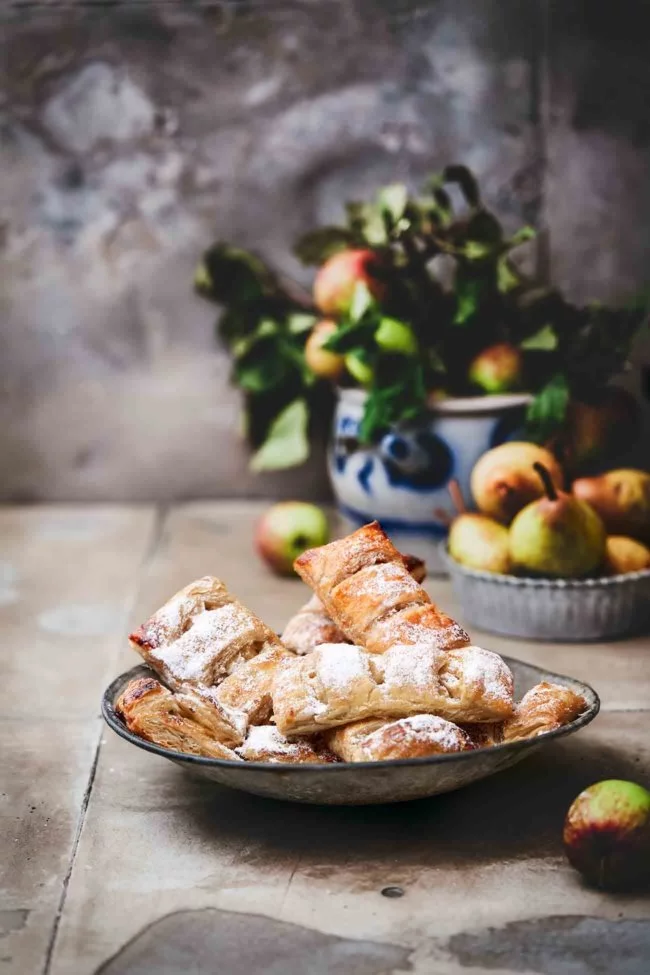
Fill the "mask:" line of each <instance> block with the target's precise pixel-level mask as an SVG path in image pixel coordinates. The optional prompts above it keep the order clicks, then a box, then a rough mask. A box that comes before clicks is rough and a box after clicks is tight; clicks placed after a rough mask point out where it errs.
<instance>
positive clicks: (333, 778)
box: [102, 657, 600, 806]
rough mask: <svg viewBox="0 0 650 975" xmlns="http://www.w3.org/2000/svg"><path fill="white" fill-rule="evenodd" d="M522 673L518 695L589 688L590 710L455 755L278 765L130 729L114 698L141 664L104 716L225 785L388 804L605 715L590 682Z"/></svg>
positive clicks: (430, 791)
mask: <svg viewBox="0 0 650 975" xmlns="http://www.w3.org/2000/svg"><path fill="white" fill-rule="evenodd" d="M503 659H504V660H505V661H506V663H507V664H508V666H509V667H510V669H511V670H512V673H513V675H514V678H515V693H516V697H517V699H519V698H521V697H522V696H523V695H524V694H525V693H526V691H528V690H530V688H531V687H533V686H534V685H535V684H537V683H539V681H542V680H548V681H553V682H555V683H557V684H564V685H565V686H566V687H570V688H572V689H573V690H575V691H577V692H578V693H579V694H582V695H583V697H584V698H585V700H586V702H587V709H586V711H585V712H584V713H583V714H581V715H580V717H579V718H576V720H575V721H572V722H571V724H567V725H565V726H564V727H562V728H559V729H558V730H557V731H550V732H548V733H547V734H544V735H540V736H539V737H538V738H531V739H529V740H527V741H518V742H513V743H511V744H506V745H495V746H493V747H491V748H483V749H478V750H477V751H471V752H459V753H458V754H454V755H435V756H433V757H432V758H413V759H400V760H398V761H386V762H355V763H354V764H344V763H341V764H340V765H275V764H271V763H267V762H229V761H225V760H222V759H217V758H200V757H197V756H195V755H184V754H182V753H181V752H175V751H170V750H169V749H166V748H161V747H160V746H159V745H152V744H151V743H150V742H148V741H145V740H144V739H143V738H139V737H138V736H137V735H134V734H133V733H132V732H130V731H128V730H127V728H126V727H125V725H124V723H123V722H122V720H121V719H120V718H119V717H118V715H117V714H116V712H115V702H116V701H117V699H118V697H119V695H120V694H121V692H122V690H123V689H124V687H125V686H126V684H128V682H129V681H130V680H132V679H133V678H134V677H142V676H146V675H149V674H150V673H151V671H150V670H149V669H148V668H147V667H142V666H140V667H134V668H133V669H132V670H129V671H128V672H127V673H126V674H122V675H121V676H120V677H118V678H117V679H116V680H114V681H113V682H112V683H111V684H110V685H109V686H108V687H107V689H106V691H105V693H104V697H103V700H102V714H103V715H104V718H105V720H106V722H107V724H108V725H109V726H110V727H111V728H112V729H113V731H115V732H116V733H117V734H118V735H120V737H121V738H126V740H127V741H130V742H131V744H133V745H137V746H138V748H143V749H144V750H145V751H148V752H153V753H154V754H155V755H160V756H161V757H162V758H167V759H169V760H170V761H171V762H175V763H176V764H177V765H181V766H182V767H183V768H186V769H188V770H189V771H191V772H195V773H197V774H198V775H202V776H204V777H205V778H206V779H212V780H213V781H214V782H219V783H220V784H221V785H227V786H231V787H232V788H234V789H242V790H243V791H244V792H252V793H254V794H255V795H260V796H268V797H271V798H273V799H288V800H290V801H292V802H312V803H318V804H323V805H333V806H342V805H371V804H374V803H383V802H404V801H405V800H407V799H422V798H425V797H426V796H435V795H438V794H439V793H441V792H451V791H452V790H454V789H460V788H462V787H463V786H465V785H470V783H472V782H477V781H478V780H479V779H484V778H486V776H488V775H493V774H494V773H495V772H500V771H501V770H502V769H506V768H509V767H510V766H511V765H515V764H516V762H520V761H521V760H522V759H523V758H526V756H528V755H530V754H532V753H533V752H534V751H537V750H538V749H539V748H542V747H543V746H544V745H546V744H547V743H548V742H550V741H553V740H554V739H555V738H562V737H564V736H565V735H571V734H573V732H574V731H579V730H580V728H584V726H585V725H587V724H589V722H590V721H593V719H594V718H595V717H596V715H597V714H598V711H599V708H600V701H599V699H598V695H597V694H596V693H595V691H593V690H592V688H591V687H589V686H588V685H587V684H582V683H580V681H577V680H573V679H572V678H570V677H561V676H559V675H558V674H550V673H548V672H546V671H544V670H541V669H540V668H539V667H533V666H532V665H531V664H525V663H522V662H521V661H519V660H513V659H512V658H509V657H504V658H503Z"/></svg>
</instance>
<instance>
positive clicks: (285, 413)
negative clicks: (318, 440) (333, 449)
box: [250, 399, 309, 473]
mask: <svg viewBox="0 0 650 975" xmlns="http://www.w3.org/2000/svg"><path fill="white" fill-rule="evenodd" d="M308 419H309V416H308V410H307V403H306V401H305V400H304V399H296V400H294V401H293V403H290V404H289V406H287V407H286V408H285V409H284V410H282V412H281V413H279V414H278V416H277V417H276V418H275V420H274V421H273V423H272V424H271V427H270V429H269V432H268V435H267V437H266V440H265V441H264V443H263V444H262V446H261V447H260V448H259V450H258V451H257V452H256V453H255V454H254V455H253V457H252V459H251V462H250V468H251V470H252V471H255V472H256V473H259V472H260V471H276V470H282V469H284V468H287V467H297V466H298V465H299V464H304V462H305V461H306V460H307V458H308V457H309V440H308V438H307V426H308Z"/></svg>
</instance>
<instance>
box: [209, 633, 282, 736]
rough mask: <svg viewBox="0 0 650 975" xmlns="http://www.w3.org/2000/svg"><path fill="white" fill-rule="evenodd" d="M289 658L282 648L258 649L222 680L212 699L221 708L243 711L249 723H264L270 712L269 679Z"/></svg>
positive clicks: (271, 701) (267, 719)
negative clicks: (254, 655) (258, 650)
mask: <svg viewBox="0 0 650 975" xmlns="http://www.w3.org/2000/svg"><path fill="white" fill-rule="evenodd" d="M293 659H295V658H294V654H293V653H290V652H289V650H285V648H284V647H282V646H278V647H270V648H269V649H267V650H262V652H261V653H258V655H257V656H256V657H253V658H252V659H251V660H247V661H245V663H243V664H241V666H239V667H238V668H237V670H235V672H234V673H232V674H230V675H229V676H228V677H226V679H225V680H224V681H222V682H221V684H220V685H219V687H218V688H217V689H216V690H215V691H214V696H215V698H216V700H217V701H219V703H220V704H222V705H223V706H224V707H226V708H234V709H235V710H238V711H243V712H244V714H246V715H247V717H248V720H249V722H250V724H252V725H264V724H268V722H269V721H270V720H271V715H272V713H273V699H272V697H271V688H272V685H273V679H274V678H275V676H276V674H277V673H278V670H279V668H280V667H282V665H283V664H284V663H285V662H286V661H287V660H293Z"/></svg>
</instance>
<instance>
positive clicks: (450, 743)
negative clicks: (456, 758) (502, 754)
mask: <svg viewBox="0 0 650 975" xmlns="http://www.w3.org/2000/svg"><path fill="white" fill-rule="evenodd" d="M325 740H326V741H327V743H328V745H329V746H330V748H331V749H332V751H333V752H334V753H335V754H336V755H338V756H339V757H340V758H342V759H343V760H344V761H345V762H382V761H386V760H389V759H399V758H426V757H428V756H430V755H443V754H447V753H451V752H464V751H469V750H471V749H473V748H474V747H475V746H474V744H473V743H472V741H471V738H470V736H469V735H468V734H467V733H466V732H464V731H463V730H462V729H461V728H459V727H458V725H455V724H453V723H452V722H451V721H446V720H445V719H444V718H439V717H437V716H435V715H433V714H415V715H413V716H411V717H408V718H400V719H399V720H398V721H390V722H388V723H386V722H383V721H378V720H376V719H373V718H370V719H369V720H367V721H357V722H355V723H354V724H349V725H345V727H343V728H335V729H334V731H330V732H328V733H327V734H326V736H325Z"/></svg>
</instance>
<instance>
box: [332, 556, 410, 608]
mask: <svg viewBox="0 0 650 975" xmlns="http://www.w3.org/2000/svg"><path fill="white" fill-rule="evenodd" d="M346 581H349V582H351V584H352V585H353V586H354V587H355V588H356V587H358V590H359V592H362V593H363V595H364V596H367V597H369V598H370V599H372V600H374V601H375V602H382V603H384V604H389V603H391V602H394V601H395V600H397V599H399V598H400V597H402V596H406V595H407V594H409V595H414V596H415V595H417V596H422V594H424V589H422V586H420V585H419V583H417V582H416V581H415V579H414V578H413V577H412V576H411V575H410V574H409V573H408V571H407V570H406V569H405V568H404V566H403V565H402V564H401V562H388V563H384V564H382V565H373V566H368V568H365V569H361V571H360V572H358V573H357V574H356V575H354V576H351V577H350V578H349V580H346ZM424 600H425V601H428V596H426V594H424ZM387 608H388V607H387Z"/></svg>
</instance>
